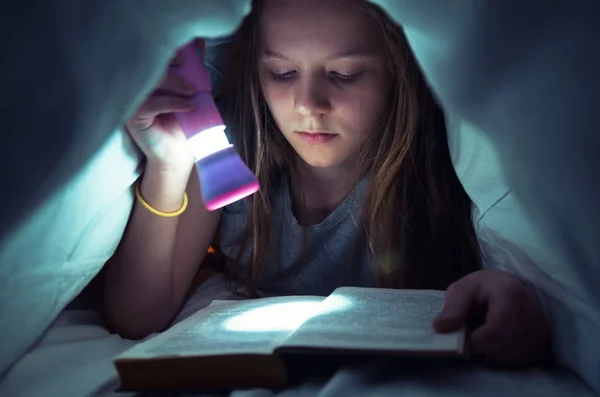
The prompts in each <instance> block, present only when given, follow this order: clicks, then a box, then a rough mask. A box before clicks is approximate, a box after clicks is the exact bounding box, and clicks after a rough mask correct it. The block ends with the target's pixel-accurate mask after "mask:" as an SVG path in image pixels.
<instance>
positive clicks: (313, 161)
mask: <svg viewBox="0 0 600 397" xmlns="http://www.w3.org/2000/svg"><path fill="white" fill-rule="evenodd" d="M300 158H301V159H302V160H304V162H305V163H306V164H308V165H309V166H311V167H314V168H331V167H337V166H340V165H342V164H344V163H345V161H344V159H341V158H339V157H329V158H327V157H324V156H321V157H316V156H302V155H300Z"/></svg>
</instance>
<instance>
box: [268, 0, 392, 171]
mask: <svg viewBox="0 0 600 397" xmlns="http://www.w3.org/2000/svg"><path fill="white" fill-rule="evenodd" d="M361 2H362V1H361V0H265V4H264V9H263V13H262V15H261V21H260V24H261V26H260V27H261V35H262V37H261V42H260V46H259V51H260V53H259V57H258V59H259V65H258V68H259V73H260V83H261V87H262V91H263V94H264V96H265V98H266V101H267V103H268V105H269V108H270V110H271V113H272V115H273V117H274V119H275V121H276V123H277V125H278V127H279V129H280V130H281V132H282V133H283V135H284V136H285V138H286V139H287V140H288V142H289V143H290V144H291V145H292V147H293V148H294V150H295V151H296V153H298V155H299V156H300V157H301V158H302V159H303V160H304V161H306V162H307V163H308V164H309V165H311V166H313V167H333V166H339V165H344V164H345V163H346V162H347V160H348V159H350V158H352V157H353V156H354V155H355V154H357V153H358V151H359V149H360V148H361V146H362V145H363V144H364V143H365V141H366V139H367V138H368V136H369V134H372V133H374V130H375V128H376V127H377V125H378V124H379V122H380V120H381V117H382V114H383V112H384V111H385V104H386V100H387V96H388V95H387V93H388V92H389V88H390V85H391V77H390V74H389V71H388V68H387V65H388V63H387V61H388V60H387V57H386V54H385V47H384V43H383V37H382V34H381V32H380V31H379V29H378V26H377V25H376V24H375V23H374V21H373V20H372V19H371V18H369V16H367V15H366V14H364V13H362V12H361V10H360V9H359V7H358V4H360V3H361Z"/></svg>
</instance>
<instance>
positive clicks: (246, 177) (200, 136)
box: [173, 42, 259, 211]
mask: <svg viewBox="0 0 600 397" xmlns="http://www.w3.org/2000/svg"><path fill="white" fill-rule="evenodd" d="M202 43H203V42H200V47H199V46H198V42H192V43H190V44H188V45H186V46H185V47H183V48H182V49H181V51H182V52H183V55H184V57H185V62H184V64H183V65H181V66H179V67H177V68H174V69H173V71H175V72H176V73H178V74H179V75H181V76H182V77H183V78H185V79H186V80H188V81H189V82H191V83H192V84H194V85H195V86H196V88H198V92H197V93H196V94H195V95H194V100H195V102H196V108H195V109H194V110H192V111H190V112H179V113H175V118H176V120H177V122H178V124H179V126H180V127H181V129H182V130H183V133H184V134H185V136H186V137H187V139H188V143H189V145H190V147H191V149H192V153H193V154H194V157H195V159H196V167H197V169H198V174H199V176H200V186H201V189H202V198H203V199H204V205H205V206H206V208H207V209H208V210H211V211H212V210H216V209H219V208H221V207H224V206H226V205H228V204H231V203H233V202H235V201H237V200H241V199H243V198H244V197H247V196H249V195H251V194H253V193H255V192H256V191H257V190H258V189H259V184H258V180H257V179H256V176H255V175H254V174H253V173H252V171H250V169H249V168H248V167H247V166H246V164H245V163H244V162H243V161H242V159H241V158H240V156H239V155H238V154H237V152H236V151H235V149H234V148H233V146H232V145H231V144H230V143H229V140H228V139H227V136H226V135H225V124H224V123H223V119H222V118H221V115H220V114H219V110H218V109H217V106H216V105H215V102H214V100H213V98H212V93H211V84H210V78H209V76H208V73H206V70H205V69H204V65H203V63H202V54H203V52H204V51H203V44H202ZM199 50H200V51H199Z"/></svg>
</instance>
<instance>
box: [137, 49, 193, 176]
mask: <svg viewBox="0 0 600 397" xmlns="http://www.w3.org/2000/svg"><path fill="white" fill-rule="evenodd" d="M183 62H185V59H184V57H183V55H182V54H181V53H178V54H177V55H176V56H175V58H174V59H173V61H172V62H171V66H177V65H181V64H182V63H183ZM195 93H196V88H195V87H194V86H193V85H192V84H191V83H189V82H188V81H186V80H185V79H183V78H182V77H180V76H179V75H177V74H175V73H172V72H167V73H166V75H165V76H164V77H163V79H162V80H161V81H160V83H159V84H158V86H157V87H156V89H155V90H154V91H153V92H152V93H151V94H150V95H149V96H148V98H147V99H146V100H145V101H144V102H143V103H142V105H141V106H140V108H139V109H138V110H137V112H136V113H135V114H134V115H133V117H131V119H130V120H129V121H128V122H127V123H126V128H127V131H128V132H129V134H130V135H131V137H132V138H133V140H134V141H135V143H136V144H137V145H138V147H139V148H140V149H141V150H142V152H143V153H144V155H145V156H146V160H147V165H151V166H152V167H154V168H157V169H161V170H163V171H169V172H170V171H179V170H181V171H184V170H185V171H184V172H189V171H190V170H191V169H192V167H193V165H194V156H193V155H192V152H191V150H190V149H189V145H188V144H187V139H186V137H185V135H184V134H183V131H182V130H181V129H180V127H179V125H178V124H177V122H176V121H175V117H174V115H173V112H186V111H190V110H192V109H194V107H195V106H196V104H195V101H193V99H192V95H193V94H195Z"/></svg>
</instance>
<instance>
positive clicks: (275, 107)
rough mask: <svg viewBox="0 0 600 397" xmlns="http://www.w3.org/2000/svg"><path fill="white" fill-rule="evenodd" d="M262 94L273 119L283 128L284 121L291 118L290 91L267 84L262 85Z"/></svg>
mask: <svg viewBox="0 0 600 397" xmlns="http://www.w3.org/2000/svg"><path fill="white" fill-rule="evenodd" d="M262 92H263V95H264V97H265V100H266V101H267V105H268V106H269V110H270V111H271V114H272V115H273V118H274V119H275V121H276V122H277V124H278V125H279V126H280V127H281V125H282V124H283V122H284V120H285V119H287V118H288V117H289V113H290V105H289V103H290V98H289V90H285V89H281V87H276V86H273V85H272V84H268V83H267V84H262Z"/></svg>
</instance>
